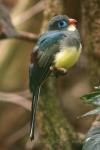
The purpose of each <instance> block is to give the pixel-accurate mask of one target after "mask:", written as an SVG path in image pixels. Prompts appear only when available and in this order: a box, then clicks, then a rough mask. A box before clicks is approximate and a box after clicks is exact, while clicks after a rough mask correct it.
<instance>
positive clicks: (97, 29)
mask: <svg viewBox="0 0 100 150" xmlns="http://www.w3.org/2000/svg"><path fill="white" fill-rule="evenodd" d="M82 33H83V39H84V50H85V52H86V53H87V57H88V64H89V65H88V68H89V71H90V72H91V75H92V76H91V77H92V78H91V79H92V81H91V82H92V83H93V85H94V84H98V82H99V79H100V1H99V0H84V1H82Z"/></svg>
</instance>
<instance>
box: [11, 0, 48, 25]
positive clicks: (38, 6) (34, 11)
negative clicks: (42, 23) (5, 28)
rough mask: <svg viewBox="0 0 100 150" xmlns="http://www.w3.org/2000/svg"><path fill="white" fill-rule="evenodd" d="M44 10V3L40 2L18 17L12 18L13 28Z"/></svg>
mask: <svg viewBox="0 0 100 150" xmlns="http://www.w3.org/2000/svg"><path fill="white" fill-rule="evenodd" d="M44 8H45V5H44V1H40V2H38V3H37V4H35V5H34V6H32V7H31V8H29V9H28V10H26V11H24V12H23V13H22V14H20V15H19V16H16V17H14V18H13V19H12V21H13V23H14V25H15V26H16V25H20V24H22V23H24V22H25V21H27V20H28V19H30V18H31V17H33V16H34V15H36V14H37V13H40V12H41V11H43V10H44Z"/></svg>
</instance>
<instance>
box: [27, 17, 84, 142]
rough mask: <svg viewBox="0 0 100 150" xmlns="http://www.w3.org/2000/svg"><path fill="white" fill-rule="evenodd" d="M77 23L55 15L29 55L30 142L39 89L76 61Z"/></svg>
mask: <svg viewBox="0 0 100 150" xmlns="http://www.w3.org/2000/svg"><path fill="white" fill-rule="evenodd" d="M76 24H77V21H76V20H75V19H72V18H69V17H68V16H66V15H57V16H54V17H52V18H51V19H50V21H49V22H48V28H47V31H46V32H44V33H42V34H41V35H40V37H39V39H38V41H37V43H36V46H35V47H34V48H33V50H32V53H31V61H30V65H29V88H30V91H31V93H32V113H31V129H30V139H31V140H33V139H34V127H35V117H36V108H37V103H38V97H39V94H40V89H41V87H42V85H43V84H44V82H45V80H46V79H47V78H48V76H50V75H51V74H53V75H54V76H55V77H59V76H62V75H65V74H66V73H67V71H68V69H70V68H71V67H72V66H73V65H74V64H75V63H76V62H77V61H78V59H79V57H80V54H81V49H82V46H81V39H80V34H79V32H78V30H77V27H76Z"/></svg>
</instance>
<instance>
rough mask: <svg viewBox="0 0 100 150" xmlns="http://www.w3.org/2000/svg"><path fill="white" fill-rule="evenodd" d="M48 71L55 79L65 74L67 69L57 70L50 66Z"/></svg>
mask: <svg viewBox="0 0 100 150" xmlns="http://www.w3.org/2000/svg"><path fill="white" fill-rule="evenodd" d="M50 70H51V72H52V73H53V74H54V75H55V76H56V77H59V76H62V75H66V74H67V69H65V68H57V67H55V66H51V67H50Z"/></svg>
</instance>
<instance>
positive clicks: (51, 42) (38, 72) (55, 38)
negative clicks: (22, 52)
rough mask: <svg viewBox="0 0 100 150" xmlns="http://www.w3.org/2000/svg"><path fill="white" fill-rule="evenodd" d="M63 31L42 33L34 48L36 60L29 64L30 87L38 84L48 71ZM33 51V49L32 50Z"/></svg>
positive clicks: (32, 87) (57, 49)
mask: <svg viewBox="0 0 100 150" xmlns="http://www.w3.org/2000/svg"><path fill="white" fill-rule="evenodd" d="M64 36H65V35H64V33H63V32H58V31H55V32H54V31H53V32H52V31H51V32H47V33H45V34H43V35H42V36H41V37H40V39H39V41H38V43H37V45H36V48H35V52H36V51H37V62H33V63H32V64H31V65H30V69H29V72H30V73H29V75H30V89H31V90H32V89H33V90H34V87H36V86H39V85H40V84H42V82H43V81H44V80H45V79H46V77H47V76H48V74H49V73H50V66H51V65H52V63H53V59H54V55H55V53H56V52H58V51H59V46H60V40H62V38H63V37H64ZM33 53H34V50H33Z"/></svg>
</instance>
